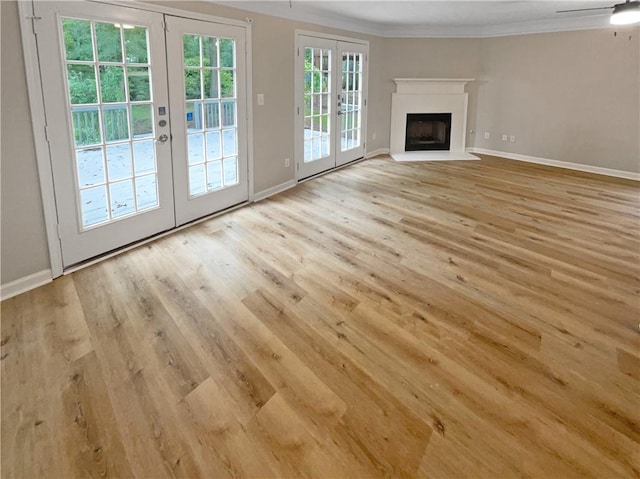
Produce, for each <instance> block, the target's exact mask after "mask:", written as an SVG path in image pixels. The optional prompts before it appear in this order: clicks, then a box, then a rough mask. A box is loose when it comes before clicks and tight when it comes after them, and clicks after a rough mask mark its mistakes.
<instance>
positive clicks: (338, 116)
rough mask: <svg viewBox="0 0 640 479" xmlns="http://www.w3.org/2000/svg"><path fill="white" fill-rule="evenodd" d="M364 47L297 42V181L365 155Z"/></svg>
mask: <svg viewBox="0 0 640 479" xmlns="http://www.w3.org/2000/svg"><path fill="white" fill-rule="evenodd" d="M367 53H368V46H367V45H366V44H361V43H352V42H343V41H336V40H332V39H326V38H318V37H312V36H305V35H299V36H298V50H297V62H296V63H297V65H296V71H297V76H296V86H297V88H296V95H297V101H296V107H297V108H296V109H297V118H298V128H297V149H296V152H297V153H296V156H297V158H296V163H297V169H298V178H299V179H302V178H307V177H309V176H313V175H315V174H318V173H321V172H323V171H326V170H329V169H331V168H335V167H336V166H341V165H344V164H346V163H349V162H351V161H354V160H356V159H358V158H362V157H363V156H364V154H365V142H364V138H365V131H366V129H365V121H366V94H367V89H366V85H367Z"/></svg>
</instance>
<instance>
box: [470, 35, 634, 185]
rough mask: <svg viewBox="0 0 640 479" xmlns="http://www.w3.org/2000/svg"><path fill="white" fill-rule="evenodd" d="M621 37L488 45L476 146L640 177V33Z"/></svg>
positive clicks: (536, 38)
mask: <svg viewBox="0 0 640 479" xmlns="http://www.w3.org/2000/svg"><path fill="white" fill-rule="evenodd" d="M614 31H615V30H613V29H606V30H587V31H579V32H570V33H552V34H537V35H523V36H515V37H503V38H490V39H484V40H482V52H481V55H482V60H481V66H482V73H481V75H480V80H481V81H480V82H479V86H478V108H477V116H476V121H475V123H476V128H477V131H478V133H477V135H476V139H475V146H476V147H479V148H487V149H493V150H498V151H506V152H512V153H519V154H524V155H530V156H536V157H541V158H547V159H552V160H559V161H568V162H572V163H580V164H584V165H591V166H599V167H603V168H612V169H616V170H623V171H630V172H635V173H638V172H640V28H638V27H635V28H632V29H630V28H626V29H621V30H618V33H617V35H615V36H614ZM485 131H489V132H490V133H491V138H490V139H489V140H485V139H484V135H483V133H484V132H485ZM502 134H507V135H509V136H511V135H514V136H515V137H516V142H515V143H510V142H504V141H502V139H501V136H502Z"/></svg>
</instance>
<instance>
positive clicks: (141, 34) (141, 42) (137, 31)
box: [122, 25, 150, 64]
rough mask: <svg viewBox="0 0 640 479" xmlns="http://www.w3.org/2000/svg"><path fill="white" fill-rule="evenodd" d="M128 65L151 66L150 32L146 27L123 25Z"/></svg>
mask: <svg viewBox="0 0 640 479" xmlns="http://www.w3.org/2000/svg"><path fill="white" fill-rule="evenodd" d="M122 27H123V29H124V40H125V43H124V44H125V46H126V50H125V51H126V54H127V63H142V64H149V63H150V62H149V41H148V31H147V29H146V28H145V27H136V26H133V25H123V26H122Z"/></svg>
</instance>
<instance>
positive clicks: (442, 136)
mask: <svg viewBox="0 0 640 479" xmlns="http://www.w3.org/2000/svg"><path fill="white" fill-rule="evenodd" d="M450 146H451V113H407V132H406V135H405V144H404V150H405V151H418V150H449V149H450Z"/></svg>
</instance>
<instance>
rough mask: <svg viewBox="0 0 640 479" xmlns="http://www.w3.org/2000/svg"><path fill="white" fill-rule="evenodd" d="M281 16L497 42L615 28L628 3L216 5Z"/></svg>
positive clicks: (302, 0) (304, 0)
mask: <svg viewBox="0 0 640 479" xmlns="http://www.w3.org/2000/svg"><path fill="white" fill-rule="evenodd" d="M211 1H214V3H219V4H223V5H226V6H231V7H236V8H241V9H244V10H248V11H252V12H259V13H265V14H268V15H274V16H278V17H284V18H290V19H293V20H300V21H306V22H311V23H315V24H320V25H326V26H332V27H336V28H343V29H347V30H351V31H356V32H361V33H369V34H373V35H380V36H387V37H491V36H502V35H516V34H521V33H536V32H550V31H564V30H580V29H588V28H602V27H609V26H610V25H609V15H610V14H611V10H595V11H588V12H572V13H561V14H558V13H555V12H556V11H557V10H568V9H577V8H596V7H611V6H613V5H614V4H615V3H620V2H623V1H624V0H611V1H601V0H564V1H555V0H534V1H510V0H501V1H500V0H493V1H484V0H475V1H473V0H472V1H468V0H447V1H442V0H440V1H436V0H413V1H405V0H385V1H378V0H356V1H354V0H347V1H344V0H342V1H340V0H291V1H289V0H258V1H255V0H226V1H224V0H223V1H217V0H211Z"/></svg>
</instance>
